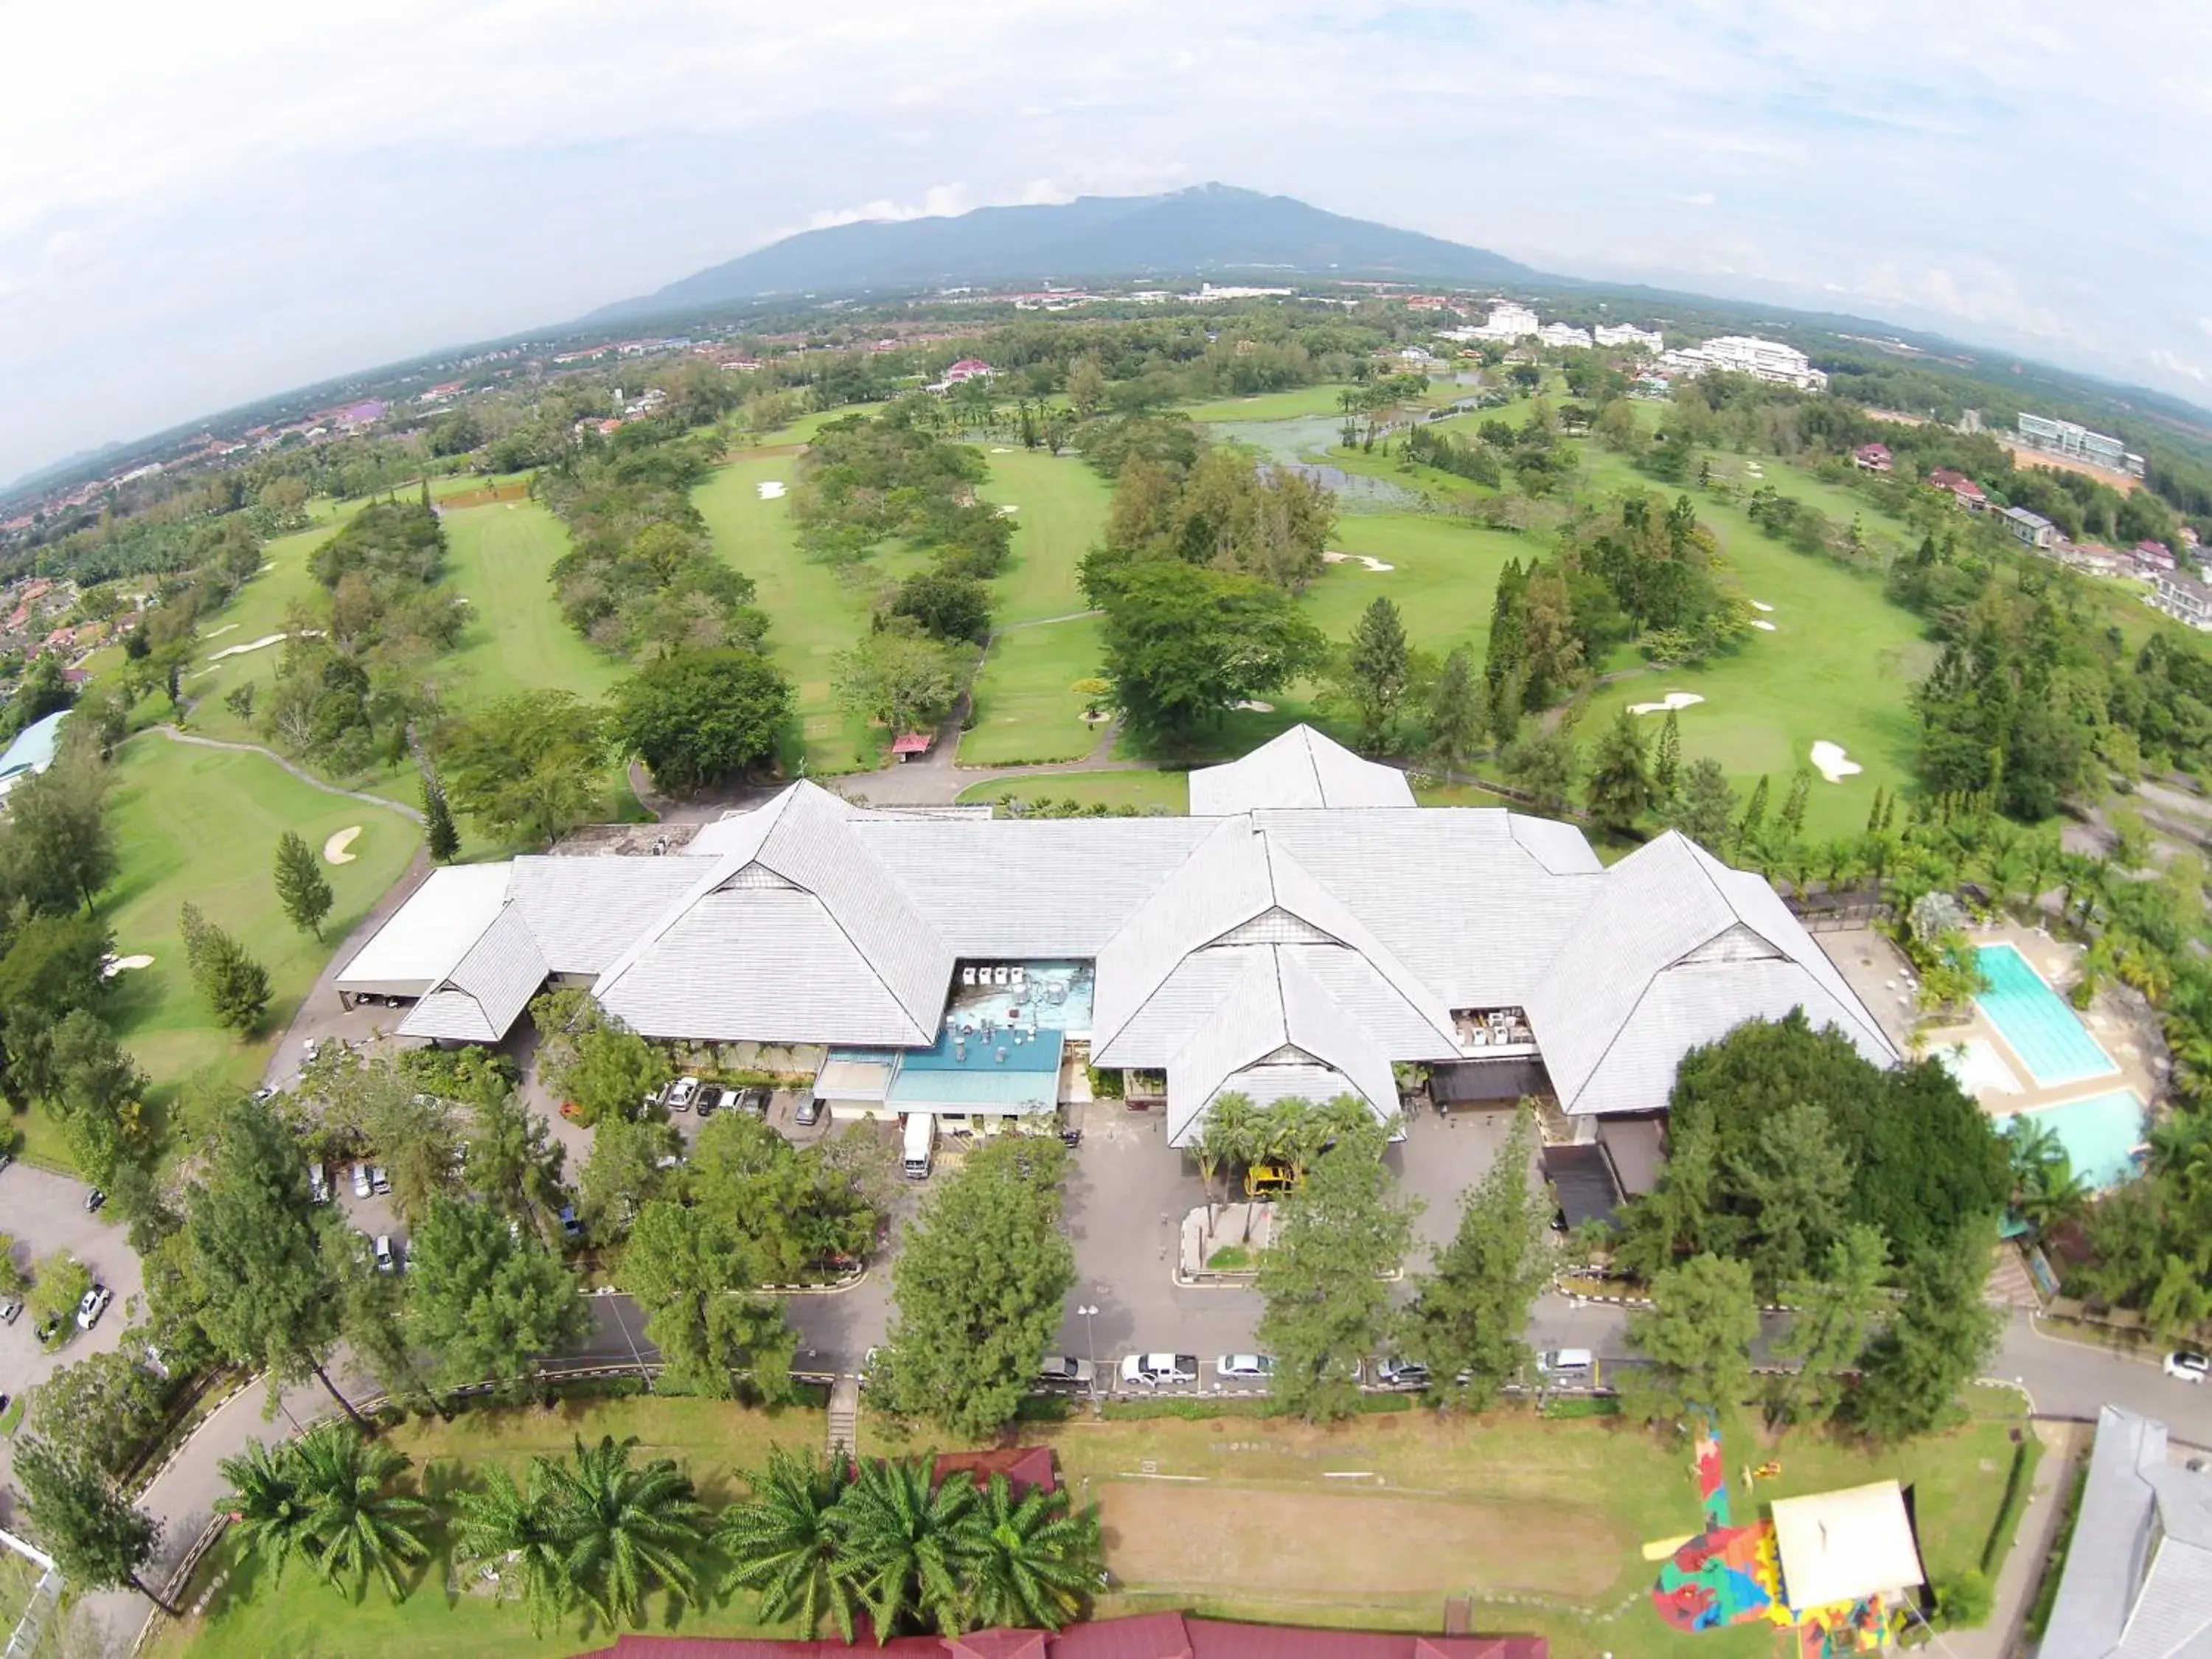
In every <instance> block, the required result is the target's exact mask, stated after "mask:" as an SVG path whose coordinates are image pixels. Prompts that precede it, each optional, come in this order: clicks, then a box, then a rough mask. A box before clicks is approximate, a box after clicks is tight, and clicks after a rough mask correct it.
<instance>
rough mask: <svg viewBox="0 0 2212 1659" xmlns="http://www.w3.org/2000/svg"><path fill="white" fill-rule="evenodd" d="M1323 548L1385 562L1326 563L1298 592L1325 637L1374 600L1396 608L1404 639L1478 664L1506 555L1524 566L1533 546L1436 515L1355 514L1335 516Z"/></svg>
mask: <svg viewBox="0 0 2212 1659" xmlns="http://www.w3.org/2000/svg"><path fill="white" fill-rule="evenodd" d="M1329 546H1330V547H1331V549H1333V550H1337V551H1340V552H1345V553H1350V554H1352V555H1354V557H1352V558H1351V559H1347V560H1343V561H1340V562H1334V563H1332V564H1330V565H1329V567H1328V569H1327V570H1326V571H1324V572H1323V573H1322V576H1321V578H1320V580H1317V581H1316V582H1315V583H1314V584H1313V586H1311V587H1310V588H1308V589H1307V590H1306V607H1307V611H1308V614H1309V615H1310V617H1312V619H1313V622H1314V625H1315V626H1316V627H1317V628H1319V629H1321V631H1322V633H1324V634H1326V635H1328V636H1329V638H1330V639H1331V640H1333V641H1344V640H1346V639H1347V638H1349V637H1350V635H1351V633H1352V624H1353V623H1355V622H1357V621H1358V619H1359V613H1360V612H1361V611H1364V610H1365V609H1366V608H1367V607H1368V605H1370V604H1372V603H1373V602H1374V601H1375V600H1376V599H1377V598H1386V599H1389V601H1390V602H1391V603H1392V604H1393V605H1396V606H1397V607H1398V614H1399V616H1400V617H1401V619H1402V620H1403V621H1404V623H1405V624H1406V637H1407V639H1408V640H1410V641H1412V642H1413V644H1415V645H1417V646H1421V647H1425V648H1426V649H1428V650H1431V651H1434V652H1436V653H1437V654H1438V655H1439V656H1441V655H1443V653H1445V652H1448V651H1449V650H1450V649H1451V648H1452V647H1454V646H1458V645H1464V646H1467V647H1469V648H1471V649H1472V650H1473V651H1474V657H1475V662H1476V665H1478V666H1480V664H1481V661H1482V653H1483V651H1484V648H1485V647H1486V643H1487V641H1489V638H1490V602H1491V596H1492V593H1494V592H1496V591H1497V588H1498V572H1499V571H1501V570H1503V569H1504V568H1505V562H1506V561H1507V560H1508V559H1514V558H1517V559H1520V560H1522V562H1524V563H1525V562H1527V561H1528V560H1529V559H1530V558H1532V557H1534V556H1535V555H1536V554H1537V553H1538V552H1539V551H1540V550H1541V549H1540V547H1539V545H1538V544H1534V543H1532V542H1531V541H1530V539H1529V538H1528V537H1525V536H1516V535H1514V534H1512V533H1510V532H1507V531H1503V530H1486V529H1485V528H1483V527H1482V526H1480V525H1477V524H1474V523H1472V522H1470V521H1468V520H1463V519H1455V518H1449V517H1447V516H1445V515H1443V514H1442V513H1356V514H1349V515H1346V517H1345V518H1343V519H1341V520H1339V521H1338V524H1337V531H1336V535H1335V536H1334V538H1333V539H1332V540H1331V541H1330V543H1329ZM1363 555H1364V556H1365V557H1367V558H1371V559H1374V560H1375V561H1376V562H1378V563H1382V564H1387V565H1389V566H1390V567H1391V568H1389V570H1371V569H1370V568H1368V567H1367V566H1366V565H1365V564H1364V563H1363V562H1361V559H1360V557H1358V556H1363Z"/></svg>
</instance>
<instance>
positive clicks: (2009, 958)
mask: <svg viewBox="0 0 2212 1659" xmlns="http://www.w3.org/2000/svg"><path fill="white" fill-rule="evenodd" d="M1974 957H1975V960H1976V961H1977V962H1978V963H1980V964H1981V969H1982V972H1983V974H1984V975H1985V976H1986V977H1987V978H1988V980H1989V981H1990V988H1989V989H1988V990H1986V991H1984V992H1983V993H1982V994H1980V995H1979V996H1978V997H1976V998H1975V999H1974V1000H1975V1001H1976V1002H1977V1003H1978V1004H1979V1005H1980V1006H1981V1010H1982V1012H1984V1013H1985V1014H1987V1015H1988V1016H1989V1017H1990V1024H1992V1025H1994V1026H1996V1028H1997V1032H1998V1034H1999V1035H2000V1036H2002V1037H2003V1038H2004V1040H2005V1043H2006V1046H2007V1047H2008V1048H2011V1050H2012V1051H2013V1053H2015V1054H2018V1055H2019V1056H2020V1058H2021V1064H2022V1065H2024V1066H2027V1069H2028V1073H2029V1075H2030V1076H2031V1077H2033V1079H2034V1080H2035V1085H2036V1087H2038V1088H2039V1089H2050V1088H2055V1087H2056V1086H2057V1085H2059V1084H2062V1083H2079V1082H2080V1081H2081V1079H2084V1078H2092V1077H2103V1076H2105V1075H2106V1073H2111V1072H2117V1071H2118V1070H2119V1069H2120V1068H2119V1067H2118V1066H2115V1065H2113V1064H2112V1056H2111V1055H2109V1054H2106V1052H2105V1051H2104V1050H2103V1049H2102V1048H2099V1047H2098V1046H2097V1039H2096V1038H2094V1037H2093V1036H2090V1035H2089V1033H2088V1032H2087V1030H2085V1029H2084V1028H2083V1026H2082V1024H2081V1020H2080V1019H2079V1018H2077V1017H2076V1016H2075V1012H2074V1011H2073V1010H2072V1009H2071V1008H2069V1007H2068V1006H2066V1000H2065V998H2063V997H2062V996H2060V995H2059V994H2058V993H2057V992H2056V991H2054V990H2052V989H2051V987H2049V986H2048V985H2045V983H2044V982H2043V976H2042V975H2040V974H2039V973H2037V972H2036V971H2035V969H2033V967H2032V966H2030V965H2029V963H2028V960H2027V957H2024V956H2022V955H2021V953H2020V952H2019V951H2017V950H2015V948H2014V947H2013V946H2011V945H1983V946H1982V947H1981V948H1980V949H1979V950H1978V951H1975V953H1974Z"/></svg>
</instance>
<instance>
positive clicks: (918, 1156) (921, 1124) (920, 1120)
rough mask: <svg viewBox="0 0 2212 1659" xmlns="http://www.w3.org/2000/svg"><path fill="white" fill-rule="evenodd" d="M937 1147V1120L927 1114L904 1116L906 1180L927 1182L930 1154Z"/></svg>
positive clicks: (919, 1113) (914, 1113) (911, 1113)
mask: <svg viewBox="0 0 2212 1659" xmlns="http://www.w3.org/2000/svg"><path fill="white" fill-rule="evenodd" d="M936 1146H937V1119H936V1118H935V1116H933V1115H932V1114H930V1113H928V1112H908V1114H907V1115H906V1164H905V1169H906V1178H907V1179H908V1181H927V1179H928V1178H929V1158H930V1153H931V1152H933V1150H934V1149H935V1147H936Z"/></svg>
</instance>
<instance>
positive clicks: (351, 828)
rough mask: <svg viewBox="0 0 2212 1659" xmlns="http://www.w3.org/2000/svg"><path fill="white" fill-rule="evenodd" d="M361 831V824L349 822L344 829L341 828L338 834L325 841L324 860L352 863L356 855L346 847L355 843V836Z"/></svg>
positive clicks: (326, 861)
mask: <svg viewBox="0 0 2212 1659" xmlns="http://www.w3.org/2000/svg"><path fill="white" fill-rule="evenodd" d="M360 833H361V826H360V825H359V824H357V823H349V824H348V825H347V826H346V827H345V828H344V829H341V830H339V831H338V832H337V834H336V835H335V836H331V838H330V839H329V840H328V841H326V842H324V843H323V862H324V863H325V864H351V863H352V862H353V860H354V855H353V854H351V853H349V852H348V851H347V850H346V849H347V848H349V847H351V846H352V845H353V838H354V837H355V836H358V835H359V834H360Z"/></svg>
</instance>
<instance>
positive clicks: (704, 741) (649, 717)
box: [609, 649, 793, 794]
mask: <svg viewBox="0 0 2212 1659" xmlns="http://www.w3.org/2000/svg"><path fill="white" fill-rule="evenodd" d="M612 702H613V712H612V714H611V716H610V719H609V727H610V729H611V732H613V735H614V739H615V741H616V743H617V744H619V745H620V746H621V747H622V748H623V749H624V750H627V751H628V752H629V753H631V754H634V755H635V756H636V757H638V758H639V759H640V760H641V761H643V762H644V763H646V765H647V767H648V768H649V769H651V770H652V773H653V781H654V782H655V783H657V784H659V786H660V787H662V788H663V789H670V790H674V791H677V792H678V793H686V794H688V793H690V792H691V791H692V790H695V789H700V788H704V787H708V786H709V785H713V784H719V783H722V782H726V781H728V780H730V779H732V778H740V777H744V776H745V775H749V774H750V773H752V772H755V771H757V770H758V769H761V768H762V767H763V766H766V765H767V764H769V763H770V762H772V761H773V760H774V759H775V752H776V746H777V745H778V744H780V743H781V742H782V740H783V736H784V732H785V731H786V730H787V728H788V727H789V726H790V724H791V714H792V708H793V702H792V694H791V682H790V681H789V680H787V679H786V678H784V677H783V674H782V673H781V671H779V670H778V669H777V668H776V667H775V665H774V664H773V663H771V662H769V660H768V659H767V658H765V657H763V656H761V655H760V654H759V653H757V652H752V651H738V650H730V649H723V650H717V651H677V652H671V653H670V654H668V655H667V656H665V657H661V658H659V659H655V660H654V661H652V662H649V663H647V665H645V666H644V667H642V668H641V669H639V670H638V671H637V672H636V673H635V674H633V675H631V676H630V677H629V678H628V679H626V680H624V681H623V682H622V684H619V685H617V687H616V688H615V690H614V695H613V698H612Z"/></svg>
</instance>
